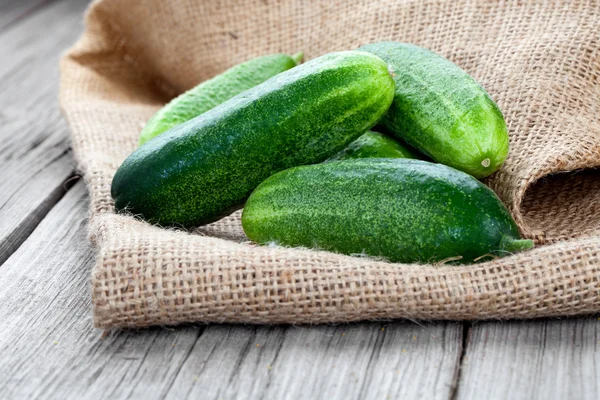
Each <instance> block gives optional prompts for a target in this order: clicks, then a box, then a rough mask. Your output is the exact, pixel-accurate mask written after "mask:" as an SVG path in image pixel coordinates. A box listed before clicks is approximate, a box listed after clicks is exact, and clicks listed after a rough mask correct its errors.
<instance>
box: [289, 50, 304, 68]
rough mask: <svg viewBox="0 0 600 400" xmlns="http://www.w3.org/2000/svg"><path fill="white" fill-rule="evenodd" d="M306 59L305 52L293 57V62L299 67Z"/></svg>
mask: <svg viewBox="0 0 600 400" xmlns="http://www.w3.org/2000/svg"><path fill="white" fill-rule="evenodd" d="M303 58H304V52H303V51H299V52H297V53H296V54H294V55H293V56H292V60H294V62H295V63H296V65H299V64H300V63H301V62H302V59H303Z"/></svg>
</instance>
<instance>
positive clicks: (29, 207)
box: [0, 0, 88, 268]
mask: <svg viewBox="0 0 600 400" xmlns="http://www.w3.org/2000/svg"><path fill="white" fill-rule="evenodd" d="M87 3H88V1H87V0H75V1H73V0H71V1H56V2H53V3H49V4H46V5H45V6H43V7H39V4H38V6H37V7H36V2H32V1H24V2H23V3H21V2H20V1H11V2H7V1H4V2H3V3H2V8H3V9H6V8H8V7H12V10H13V12H11V13H9V16H10V15H12V17H13V18H17V19H19V18H20V19H19V22H18V25H16V26H13V27H12V28H11V29H7V30H4V31H0V60H2V61H1V62H0V82H2V83H1V84H0V170H1V171H10V173H3V174H2V175H0V193H1V196H0V221H2V223H1V224H0V264H2V262H3V261H4V260H5V259H6V258H7V256H9V255H10V254H11V253H12V252H13V251H14V250H15V249H16V248H17V247H18V246H19V245H20V244H21V243H22V242H23V240H24V239H25V238H27V236H28V235H29V233H31V231H32V230H33V228H35V226H36V225H37V224H38V223H39V221H40V220H41V218H42V217H43V216H44V215H45V214H46V213H47V212H48V210H49V209H50V208H51V207H52V206H53V205H54V204H55V203H56V202H57V201H58V200H59V199H60V198H61V197H62V195H63V194H64V191H65V188H64V183H65V181H67V180H68V179H69V177H70V176H72V175H73V168H74V162H73V160H72V158H71V157H69V155H68V154H67V153H68V151H69V142H68V129H67V126H66V123H65V121H64V120H63V118H62V117H61V115H60V112H59V109H58V99H57V96H58V73H59V71H58V59H59V56H60V54H61V53H62V52H64V51H65V49H66V48H67V47H68V46H70V45H71V44H72V43H73V42H74V40H75V39H76V38H77V36H78V35H79V33H80V32H81V30H82V18H81V16H82V13H83V11H84V9H85V7H86V5H87ZM19 9H20V10H21V12H17V11H15V10H19ZM23 10H29V12H28V13H26V16H25V14H24V12H25V11H23ZM2 15H3V17H2V19H6V18H7V17H6V15H4V14H2ZM0 268H1V267H0Z"/></svg>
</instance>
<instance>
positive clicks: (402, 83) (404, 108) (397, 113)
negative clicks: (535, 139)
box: [359, 42, 508, 178]
mask: <svg viewBox="0 0 600 400" xmlns="http://www.w3.org/2000/svg"><path fill="white" fill-rule="evenodd" d="M359 50H361V51H367V52H369V53H372V54H375V55H377V56H379V57H381V58H382V59H383V60H384V61H386V62H387V63H388V64H390V67H391V68H392V70H393V71H394V72H393V73H394V75H395V76H394V81H395V83H396V92H395V94H394V102H393V103H392V106H391V107H390V110H389V111H388V112H387V114H386V115H385V116H384V118H383V119H382V121H381V124H382V125H383V127H384V128H385V130H386V131H390V132H392V133H394V134H395V135H397V136H398V137H400V138H402V139H404V140H405V141H406V142H407V143H408V144H410V145H411V146H413V147H415V148H416V149H418V150H420V151H422V152H423V153H425V154H427V155H428V156H430V157H431V158H432V159H433V160H435V161H437V162H440V163H443V164H446V165H449V166H451V167H454V168H456V169H459V170H461V171H464V172H466V173H468V174H471V175H473V176H475V177H476V178H484V177H486V176H488V175H490V174H492V173H494V172H495V171H496V170H498V169H499V168H500V166H501V165H502V163H503V162H504V160H505V159H506V156H507V154H508V133H507V129H506V123H505V121H504V117H503V116H502V112H501V111H500V109H499V108H498V106H497V105H496V103H495V102H494V101H493V100H492V99H491V97H490V96H489V95H488V94H487V92H486V91H485V90H484V89H483V88H482V87H481V86H480V85H479V84H478V83H477V82H475V80H474V79H473V78H471V76H469V75H468V74H467V73H466V72H465V71H463V70H462V69H460V68H459V67H458V66H457V65H455V64H453V63H452V62H450V61H449V60H447V59H445V58H443V57H441V56H439V55H437V54H435V53H433V52H431V51H429V50H427V49H424V48H422V47H419V46H415V45H412V44H407V43H397V42H381V43H374V44H369V45H366V46H363V47H361V48H360V49H359Z"/></svg>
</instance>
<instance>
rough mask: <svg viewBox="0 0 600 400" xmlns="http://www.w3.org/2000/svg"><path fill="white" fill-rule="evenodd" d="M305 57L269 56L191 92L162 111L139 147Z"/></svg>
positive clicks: (228, 71) (236, 69)
mask: <svg viewBox="0 0 600 400" xmlns="http://www.w3.org/2000/svg"><path fill="white" fill-rule="evenodd" d="M302 57H303V53H297V54H295V55H293V56H291V57H290V56H288V55H286V54H269V55H266V56H262V57H257V58H254V59H252V60H249V61H246V62H244V63H242V64H239V65H236V66H234V67H232V68H230V69H228V70H227V71H225V72H223V73H222V74H220V75H217V76H215V77H214V78H212V79H209V80H207V81H205V82H202V83H201V84H199V85H198V86H196V87H194V88H192V89H190V90H188V91H187V92H185V93H183V94H181V95H180V96H178V97H176V98H175V99H173V100H171V102H169V103H168V104H167V105H166V106H164V107H163V108H161V109H160V110H159V111H158V112H157V113H156V114H155V115H154V116H153V117H152V118H151V119H150V120H149V121H148V123H147V124H146V126H144V129H143V130H142V133H141V134H140V139H139V145H140V146H141V145H143V144H144V143H146V142H147V141H149V140H150V139H152V138H154V137H156V136H158V135H160V134H161V133H163V132H165V131H167V130H169V129H171V128H173V127H175V126H177V125H179V124H182V123H184V122H186V121H189V120H190V119H192V118H194V117H197V116H198V115H200V114H202V113H205V112H206V111H208V110H210V109H211V108H213V107H215V106H218V105H219V104H221V103H223V102H225V101H227V100H229V99H230V98H232V97H233V96H236V95H238V94H240V93H242V92H244V91H246V90H248V89H250V88H253V87H254V86H256V85H258V84H261V83H263V82H264V81H266V80H268V79H270V78H272V77H274V76H275V75H277V74H279V73H281V72H283V71H287V70H288V69H290V68H293V67H295V66H296V65H297V64H299V63H300V62H301V61H302Z"/></svg>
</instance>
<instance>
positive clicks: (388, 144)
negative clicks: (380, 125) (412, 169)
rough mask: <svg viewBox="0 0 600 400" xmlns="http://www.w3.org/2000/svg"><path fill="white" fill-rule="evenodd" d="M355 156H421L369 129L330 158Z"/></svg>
mask: <svg viewBox="0 0 600 400" xmlns="http://www.w3.org/2000/svg"><path fill="white" fill-rule="evenodd" d="M353 158H420V157H419V155H417V154H416V153H415V152H414V151H412V150H411V149H409V148H408V147H407V146H404V145H402V144H401V143H400V142H398V141H397V140H394V139H392V138H390V137H388V136H386V135H384V134H381V133H379V132H373V131H367V132H365V133H364V134H363V135H362V136H361V137H359V138H358V139H356V140H355V141H354V142H352V143H350V144H349V145H348V146H347V147H346V148H345V149H344V150H342V151H340V152H339V153H337V154H336V155H334V156H333V157H331V158H329V160H331V161H333V160H349V159H353Z"/></svg>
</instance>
